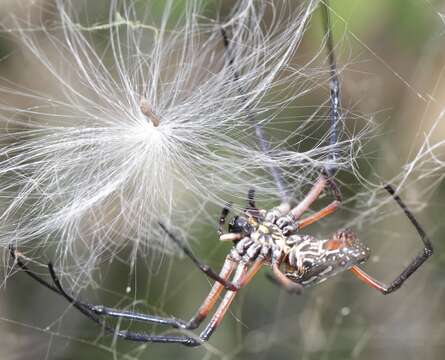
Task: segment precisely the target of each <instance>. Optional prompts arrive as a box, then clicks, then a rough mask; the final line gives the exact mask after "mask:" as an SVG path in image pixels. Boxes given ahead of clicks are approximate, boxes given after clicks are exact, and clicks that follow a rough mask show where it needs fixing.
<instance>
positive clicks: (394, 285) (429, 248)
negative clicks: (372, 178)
mask: <svg viewBox="0 0 445 360" xmlns="http://www.w3.org/2000/svg"><path fill="white" fill-rule="evenodd" d="M385 189H386V191H388V192H389V193H390V194H391V195H392V196H393V198H394V200H395V201H396V202H397V204H398V205H399V206H400V207H401V209H402V210H403V211H404V213H405V215H406V216H407V217H408V219H409V221H410V222H411V224H413V226H414V227H415V229H416V231H417V233H418V234H419V236H420V238H421V240H422V242H423V244H424V248H423V250H422V252H421V253H420V254H419V255H417V256H416V257H415V258H414V259H413V260H412V261H411V263H410V264H409V265H408V266H407V267H406V268H405V269H404V270H403V271H402V272H401V273H400V275H399V276H397V277H396V278H395V280H394V281H392V282H391V284H390V285H389V286H388V285H385V284H383V283H381V282H380V281H378V280H376V279H374V278H373V277H372V276H370V275H368V274H367V273H366V272H364V271H363V270H362V269H360V268H359V267H358V266H353V267H352V268H351V271H352V273H353V274H354V275H355V276H357V277H358V278H359V279H360V280H361V281H363V282H364V283H365V284H367V285H368V286H370V287H372V288H374V289H377V290H379V291H380V292H381V293H383V294H384V295H387V294H390V293H392V292H394V291H396V290H398V289H399V288H400V287H401V286H402V285H403V283H404V282H405V281H406V280H407V279H408V278H409V277H410V276H411V275H412V274H413V273H414V272H415V271H416V270H417V269H418V268H419V267H420V266H421V265H422V264H423V263H424V262H425V261H426V260H427V259H428V258H429V257H430V256H431V255H432V254H433V245H432V244H431V241H430V239H429V238H428V236H427V235H426V233H425V231H424V230H423V228H422V227H421V226H420V224H419V222H418V221H417V219H416V218H415V217H414V215H413V213H412V212H411V211H410V210H409V209H408V207H407V206H406V205H405V203H404V202H403V201H402V199H400V197H399V196H398V195H397V194H396V193H395V190H394V188H393V187H392V186H391V185H389V184H388V185H386V186H385Z"/></svg>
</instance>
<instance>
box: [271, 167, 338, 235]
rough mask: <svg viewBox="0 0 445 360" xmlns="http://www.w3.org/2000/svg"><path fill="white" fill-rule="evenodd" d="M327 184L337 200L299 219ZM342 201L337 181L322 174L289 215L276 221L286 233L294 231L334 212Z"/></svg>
mask: <svg viewBox="0 0 445 360" xmlns="http://www.w3.org/2000/svg"><path fill="white" fill-rule="evenodd" d="M326 186H329V187H330V188H331V191H332V192H333V194H334V196H335V200H334V201H333V202H331V203H330V204H329V205H327V206H326V207H324V208H323V209H321V210H319V211H317V212H316V213H314V214H312V215H310V216H308V217H306V218H303V219H301V220H299V221H298V219H299V218H300V217H301V215H303V213H304V212H305V211H306V210H308V209H309V207H310V206H311V205H312V203H314V202H315V200H317V199H318V197H319V196H320V194H321V193H322V192H323V190H324V189H325V188H326ZM341 201H342V196H341V192H340V189H339V188H338V187H337V184H336V183H335V181H334V180H333V179H332V178H329V177H327V176H326V175H324V174H321V175H320V176H319V178H318V179H317V181H316V182H315V184H314V185H313V186H312V188H311V190H310V191H309V193H307V195H306V196H305V197H304V199H303V200H302V201H301V202H300V203H299V204H298V205H297V206H295V207H294V208H293V209H292V210H290V211H289V214H288V215H287V216H285V217H282V218H279V219H278V220H277V221H276V223H277V225H278V226H279V227H281V228H282V229H283V233H284V234H288V233H291V232H294V231H296V230H299V229H302V228H304V227H306V226H308V225H310V224H312V223H314V222H316V221H318V220H320V219H322V218H324V217H326V216H328V215H330V214H332V213H333V212H334V211H335V210H337V209H338V207H339V206H340V205H341Z"/></svg>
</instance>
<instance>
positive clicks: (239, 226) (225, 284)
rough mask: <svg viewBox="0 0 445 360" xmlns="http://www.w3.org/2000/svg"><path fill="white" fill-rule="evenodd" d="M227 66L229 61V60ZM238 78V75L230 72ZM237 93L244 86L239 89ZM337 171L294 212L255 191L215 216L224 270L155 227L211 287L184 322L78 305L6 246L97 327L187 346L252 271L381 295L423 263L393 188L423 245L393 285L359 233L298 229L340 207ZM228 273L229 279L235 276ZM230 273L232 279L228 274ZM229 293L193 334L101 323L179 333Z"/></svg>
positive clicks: (283, 280) (335, 98)
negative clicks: (325, 196)
mask: <svg viewBox="0 0 445 360" xmlns="http://www.w3.org/2000/svg"><path fill="white" fill-rule="evenodd" d="M322 5H323V13H324V18H325V24H326V32H327V34H328V36H327V48H328V50H329V62H330V71H331V81H330V90H331V113H330V124H331V133H330V135H331V137H330V142H331V145H335V144H336V141H337V139H336V136H337V135H336V125H337V122H338V120H339V116H340V114H339V102H340V101H339V99H340V94H339V83H338V79H337V72H336V66H335V59H334V55H333V46H332V37H331V35H330V30H329V28H330V27H329V17H328V13H327V8H326V4H325V2H323V4H322ZM222 35H223V39H224V44H225V47H226V49H227V51H228V50H229V49H228V46H229V42H228V39H227V35H226V33H225V32H224V31H223V32H222ZM229 61H230V63H233V58H231V57H229ZM234 75H235V78H237V77H238V76H237V74H236V73H235V74H234ZM240 93H241V94H242V93H243V92H242V89H241V88H240ZM255 130H256V134H257V137H258V139H259V142H260V145H261V148H262V150H263V151H264V152H267V150H268V146H267V145H268V144H267V142H266V141H265V138H264V135H263V133H262V131H261V128H260V127H259V126H255ZM331 158H332V160H333V161H332V163H333V164H334V163H335V158H336V153H335V151H333V152H332V153H331ZM270 170H271V173H272V175H273V176H274V178H275V181H276V183H277V187H278V189H279V190H280V192H281V193H283V192H284V186H283V181H282V179H281V178H280V174H279V172H278V171H277V169H275V168H271V169H270ZM336 170H337V169H336V167H335V166H331V167H330V168H326V169H324V170H323V171H322V173H321V174H320V176H319V177H318V179H317V181H316V182H315V184H314V185H313V186H312V188H311V190H310V191H309V192H308V194H307V195H306V196H305V197H304V199H303V200H302V201H301V202H300V203H298V205H297V206H295V207H293V208H292V207H291V205H290V203H289V201H287V200H286V198H287V196H285V195H283V196H282V199H283V201H282V203H281V205H279V206H277V207H275V208H273V209H271V210H265V209H258V208H257V207H256V205H255V200H254V191H253V190H251V191H249V194H248V206H247V207H246V208H245V209H244V211H242V212H241V214H239V215H237V216H235V217H234V218H233V219H232V220H231V221H230V223H229V224H228V232H227V233H226V232H225V231H224V227H225V222H226V217H227V216H228V214H229V208H228V207H226V208H224V209H223V210H222V213H221V216H220V218H219V239H220V240H221V241H232V242H233V247H232V249H231V250H230V252H229V254H228V255H227V257H226V259H225V262H224V264H223V266H222V269H221V271H220V272H219V273H217V272H215V271H213V270H212V269H211V268H210V267H209V266H207V265H205V264H204V263H202V262H201V261H200V260H199V259H198V258H196V257H195V256H194V255H193V253H192V252H191V250H190V249H189V248H188V247H187V246H186V245H185V244H183V243H182V242H181V241H180V240H179V239H177V237H176V236H175V235H174V234H173V233H171V232H170V231H169V230H168V229H167V228H166V227H165V226H164V225H163V224H162V223H160V226H161V227H162V229H163V230H164V231H165V232H166V233H167V235H168V236H169V238H170V239H171V240H172V241H174V242H175V243H176V244H177V245H178V246H179V247H180V248H181V249H182V251H183V252H184V253H185V254H186V255H187V256H188V257H189V258H190V259H191V260H192V261H193V262H194V264H195V265H196V266H197V267H198V268H199V269H200V270H201V271H202V272H204V273H205V274H206V275H207V276H208V277H209V278H211V279H213V280H215V283H214V285H213V287H212V289H211V290H210V293H209V294H208V295H207V297H206V299H205V300H204V302H203V303H202V304H201V306H200V307H199V309H198V311H197V312H196V314H195V315H194V316H193V317H192V318H191V319H190V320H189V321H183V320H180V319H176V318H173V317H160V316H155V315H150V314H142V313H135V312H132V311H125V310H118V309H113V308H109V307H106V306H102V305H92V304H89V303H86V302H84V301H81V300H78V299H76V298H74V297H73V296H72V295H70V294H69V293H68V292H67V291H66V290H65V289H64V288H63V287H62V285H61V283H60V281H59V279H58V277H57V275H56V272H55V270H54V268H53V265H52V264H51V263H49V264H48V270H49V273H50V275H51V279H52V283H50V282H49V281H47V280H45V279H43V278H42V277H40V276H38V275H37V274H36V273H34V272H33V271H32V270H31V269H29V268H28V267H27V265H26V264H25V263H24V262H23V258H22V256H21V255H20V254H19V253H18V252H16V250H15V248H13V247H11V248H10V253H11V257H12V258H13V259H14V260H15V264H16V265H17V266H18V267H20V268H21V269H22V270H23V271H24V272H26V273H27V274H28V275H29V276H30V277H31V278H33V279H34V280H36V281H38V282H39V283H40V284H42V285H44V286H46V287H47V288H49V289H50V290H52V291H53V292H55V293H57V294H58V295H61V296H63V297H64V298H65V299H66V300H68V301H69V302H70V303H71V304H72V305H73V307H75V308H76V309H77V310H79V311H80V312H81V313H83V314H84V315H85V316H87V317H88V318H90V319H91V320H93V321H94V322H96V323H97V324H99V325H100V326H102V328H103V329H104V330H105V331H106V332H108V333H110V334H112V335H114V336H117V337H119V338H123V339H125V340H130V341H136V342H152V343H176V344H182V345H186V346H199V345H201V344H202V343H203V342H204V341H207V340H208V339H209V338H210V336H211V335H212V334H213V332H214V331H215V329H216V328H217V327H218V325H219V324H220V323H221V321H222V320H223V318H224V316H225V314H226V312H227V310H228V308H229V306H230V304H231V303H232V301H233V299H234V297H235V295H236V294H237V292H238V291H239V290H240V289H241V288H243V287H244V286H245V285H247V284H248V283H249V282H250V281H251V280H252V278H253V277H254V276H255V274H256V273H257V272H258V270H260V268H262V267H263V266H264V265H266V266H270V267H271V268H272V274H273V278H274V279H275V280H276V282H278V283H279V284H280V285H282V286H283V287H284V288H285V289H286V290H288V291H289V292H294V293H301V291H302V290H303V288H305V287H309V286H314V285H317V284H319V283H321V282H323V281H325V280H326V279H328V278H330V277H332V276H334V275H336V274H338V273H339V272H342V271H345V270H350V271H351V272H352V273H353V274H354V275H356V276H357V277H358V278H359V279H360V280H361V281H363V282H365V283H366V284H367V285H369V286H371V287H372V288H375V289H377V290H379V291H380V292H382V293H383V294H389V293H392V292H394V291H396V290H397V289H399V288H400V287H401V286H402V284H403V283H404V282H405V281H406V280H407V279H408V278H409V277H410V276H411V275H412V274H413V273H414V272H415V271H416V270H417V269H418V268H419V267H420V266H421V265H422V264H423V263H424V262H425V261H426V260H427V259H428V257H429V256H431V255H432V253H433V248H432V245H431V242H430V240H429V239H428V237H427V235H426V234H425V232H424V230H423V229H422V227H421V226H420V224H419V223H418V222H417V220H416V219H415V217H414V216H413V214H412V213H411V211H410V210H409V209H408V208H407V207H406V205H405V204H404V203H403V201H402V200H401V199H400V197H399V196H398V195H397V194H396V193H395V191H394V189H393V187H392V186H390V185H386V186H385V189H386V190H387V191H388V192H389V194H390V195H391V196H393V198H394V200H395V201H396V202H397V204H398V205H399V206H400V207H401V209H402V210H403V211H404V213H405V215H406V216H407V217H408V219H409V220H410V222H411V223H412V224H413V226H414V227H415V229H416V231H417V233H418V234H419V236H420V238H421V240H422V241H423V244H424V249H423V250H422V252H421V253H420V254H419V255H418V256H417V257H415V258H414V259H413V260H412V261H411V263H410V264H409V265H408V266H407V267H406V268H405V269H404V270H403V271H402V273H401V274H400V275H399V276H397V277H396V278H395V280H394V281H393V282H391V283H390V285H388V286H387V285H385V284H383V283H381V282H379V281H377V280H375V279H374V278H372V277H371V276H370V275H368V274H366V273H365V272H364V271H363V270H361V269H360V268H359V267H358V265H359V264H361V263H363V262H365V261H366V260H367V259H368V257H369V249H368V248H367V247H366V246H365V245H364V244H363V243H362V242H361V241H360V240H359V239H358V237H357V235H356V234H355V233H354V232H352V231H351V230H348V229H343V230H339V231H337V232H336V233H334V234H333V235H332V236H330V237H329V238H328V239H325V240H319V239H316V238H314V237H312V236H309V235H304V234H302V233H301V230H302V229H304V228H305V227H306V226H308V225H310V224H313V223H314V222H317V221H318V220H320V219H322V218H324V217H326V216H327V215H330V214H332V213H333V212H334V211H335V210H336V209H337V208H338V207H339V206H340V204H341V193H340V190H339V189H338V187H337V185H336V183H335V181H334V178H333V177H334V175H335V172H336ZM326 188H328V189H330V190H331V191H332V193H333V194H334V197H335V200H334V201H333V202H331V203H330V204H329V205H328V206H326V207H325V208H323V209H321V210H320V211H318V212H315V213H314V214H312V215H309V216H307V217H304V216H303V215H304V213H305V212H306V211H307V210H308V209H309V208H310V206H311V205H312V204H313V203H314V202H315V201H316V200H317V199H318V197H319V196H320V194H321V193H322V192H323V191H324V190H325V189H326ZM232 274H233V276H232ZM231 276H232V277H231ZM224 290H226V293H225V295H224V297H223V298H222V300H221V303H220V304H219V307H218V308H217V310H216V312H215V313H214V315H213V317H212V318H211V319H210V321H209V323H208V324H207V326H206V327H205V328H204V330H203V331H202V332H201V334H200V335H199V336H198V337H192V336H174V335H153V334H149V333H144V332H133V331H123V330H119V329H117V328H114V327H112V326H109V325H108V324H107V323H106V322H105V320H104V318H106V317H113V318H119V319H128V320H134V321H140V322H147V323H155V324H159V325H167V326H170V327H173V328H176V329H186V330H193V329H196V328H198V327H199V325H200V324H201V323H202V322H203V321H204V320H205V319H206V318H207V316H208V314H209V313H210V311H211V310H212V309H213V307H214V306H215V304H216V302H217V301H218V299H219V297H220V295H221V293H222V292H223V291H224Z"/></svg>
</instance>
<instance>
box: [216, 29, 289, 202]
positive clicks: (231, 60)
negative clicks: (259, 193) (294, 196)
mask: <svg viewBox="0 0 445 360" xmlns="http://www.w3.org/2000/svg"><path fill="white" fill-rule="evenodd" d="M220 31H221V36H222V40H223V44H224V49H225V55H226V59H227V63H228V64H229V66H231V67H233V68H234V69H233V81H234V82H235V83H236V84H237V85H238V92H239V94H240V95H241V97H242V99H243V102H244V103H247V97H246V92H245V91H244V89H243V88H242V85H241V81H240V74H239V72H238V71H237V70H236V68H235V67H234V65H235V57H234V55H233V54H232V52H231V51H230V50H231V49H230V41H229V37H228V36H227V33H226V30H225V29H224V28H221V29H220ZM246 117H247V120H248V121H249V122H251V123H252V124H253V126H254V128H255V135H256V138H257V141H258V144H259V146H260V149H261V151H262V152H263V153H264V154H265V155H267V154H268V153H269V150H270V145H269V142H268V141H267V138H266V135H265V134H264V131H263V128H262V126H261V125H260V124H259V123H258V122H257V121H256V119H255V117H254V116H253V114H252V112H251V110H250V109H249V108H248V107H247V106H246ZM267 168H268V169H269V171H270V173H271V174H272V177H273V179H274V182H275V185H276V186H277V189H278V192H279V194H280V197H281V201H283V202H287V201H289V194H288V193H287V190H286V186H285V182H284V179H283V176H282V174H281V173H280V170H279V169H278V168H277V167H275V166H274V165H273V164H272V163H269V164H267Z"/></svg>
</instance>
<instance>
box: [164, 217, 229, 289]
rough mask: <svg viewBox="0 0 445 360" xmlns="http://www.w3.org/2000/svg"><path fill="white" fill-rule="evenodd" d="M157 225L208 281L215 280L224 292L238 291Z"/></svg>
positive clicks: (171, 234) (166, 230) (165, 229)
mask: <svg viewBox="0 0 445 360" xmlns="http://www.w3.org/2000/svg"><path fill="white" fill-rule="evenodd" d="M159 225H160V226H161V228H162V230H164V231H165V233H166V234H167V235H168V236H169V238H170V239H171V240H173V242H175V243H176V245H178V246H179V247H180V248H181V250H182V251H183V252H184V254H185V255H187V256H188V257H189V258H190V259H191V260H192V262H193V263H194V264H195V265H196V266H197V267H198V268H199V270H201V271H202V272H203V273H204V274H206V275H207V276H208V277H209V278H210V279H212V280H215V281H217V282H219V283H221V284H222V285H224V287H225V288H226V290H232V291H237V290H238V288H237V287H236V286H235V285H234V284H233V283H231V282H229V281H227V280H225V279H223V278H221V277H220V276H219V275H218V273H216V272H215V271H214V270H213V269H212V268H211V267H210V266H209V265H207V264H204V263H202V262H201V261H200V260H199V259H198V258H197V257H196V256H195V255H194V254H193V253H192V251H191V250H190V249H189V248H188V247H187V245H185V244H184V243H182V242H181V241H180V240H179V239H178V238H177V237H176V236H175V235H173V233H171V232H170V231H169V230H168V229H167V228H166V227H165V225H164V224H163V223H161V222H160V223H159Z"/></svg>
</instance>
